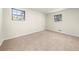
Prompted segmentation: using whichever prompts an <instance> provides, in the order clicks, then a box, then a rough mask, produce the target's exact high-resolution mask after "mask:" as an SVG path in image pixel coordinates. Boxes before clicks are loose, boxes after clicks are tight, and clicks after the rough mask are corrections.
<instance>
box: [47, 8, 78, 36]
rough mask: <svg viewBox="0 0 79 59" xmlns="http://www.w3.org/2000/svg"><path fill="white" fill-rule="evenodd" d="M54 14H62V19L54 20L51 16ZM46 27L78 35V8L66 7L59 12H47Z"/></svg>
mask: <svg viewBox="0 0 79 59" xmlns="http://www.w3.org/2000/svg"><path fill="white" fill-rule="evenodd" d="M56 14H62V21H60V22H54V18H53V16H54V15H56ZM46 28H47V29H49V30H52V31H57V32H61V33H65V34H69V35H74V36H78V37H79V9H78V8H77V9H75V8H73V9H66V10H63V11H61V12H55V13H51V14H48V15H47V20H46ZM59 30H61V31H59Z"/></svg>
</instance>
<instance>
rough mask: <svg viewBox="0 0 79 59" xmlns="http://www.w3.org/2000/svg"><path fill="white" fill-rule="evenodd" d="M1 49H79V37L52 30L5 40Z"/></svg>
mask: <svg viewBox="0 0 79 59" xmlns="http://www.w3.org/2000/svg"><path fill="white" fill-rule="evenodd" d="M0 51H79V38H78V37H73V36H69V35H65V34H61V33H57V32H52V31H41V32H38V33H34V34H31V35H26V36H21V37H17V38H13V39H9V40H5V41H4V42H3V44H2V45H1V47H0Z"/></svg>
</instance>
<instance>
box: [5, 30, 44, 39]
mask: <svg viewBox="0 0 79 59" xmlns="http://www.w3.org/2000/svg"><path fill="white" fill-rule="evenodd" d="M41 31H44V30H40V31H34V32H31V33H26V34H19V35H14V36H13V35H11V36H10V35H9V36H6V37H4V40H9V39H13V38H16V37H20V36H25V35H30V34H33V33H36V32H41Z"/></svg>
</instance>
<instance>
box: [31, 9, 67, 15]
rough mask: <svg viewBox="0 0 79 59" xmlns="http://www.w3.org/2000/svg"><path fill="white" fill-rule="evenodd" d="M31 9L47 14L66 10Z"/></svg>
mask: <svg viewBox="0 0 79 59" xmlns="http://www.w3.org/2000/svg"><path fill="white" fill-rule="evenodd" d="M31 9H32V10H35V11H38V12H42V13H46V14H47V13H53V12H58V11H62V10H64V9H66V8H31Z"/></svg>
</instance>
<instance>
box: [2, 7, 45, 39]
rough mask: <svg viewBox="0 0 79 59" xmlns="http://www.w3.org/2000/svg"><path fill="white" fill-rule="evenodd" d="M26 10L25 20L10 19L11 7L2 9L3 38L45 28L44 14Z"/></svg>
mask: <svg viewBox="0 0 79 59" xmlns="http://www.w3.org/2000/svg"><path fill="white" fill-rule="evenodd" d="M22 10H25V11H26V15H25V18H26V19H25V21H12V18H11V9H10V8H6V9H5V8H4V9H3V16H4V17H3V18H4V20H3V34H4V39H8V38H14V37H17V36H22V35H27V34H31V33H34V32H39V31H43V30H44V29H45V15H44V14H42V13H39V12H36V11H32V10H30V9H22Z"/></svg>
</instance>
